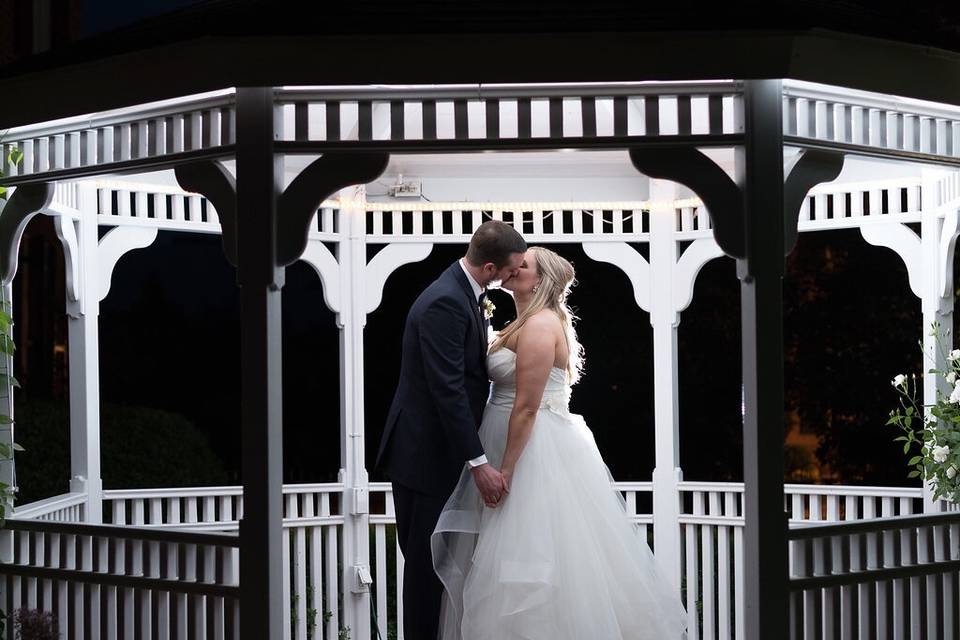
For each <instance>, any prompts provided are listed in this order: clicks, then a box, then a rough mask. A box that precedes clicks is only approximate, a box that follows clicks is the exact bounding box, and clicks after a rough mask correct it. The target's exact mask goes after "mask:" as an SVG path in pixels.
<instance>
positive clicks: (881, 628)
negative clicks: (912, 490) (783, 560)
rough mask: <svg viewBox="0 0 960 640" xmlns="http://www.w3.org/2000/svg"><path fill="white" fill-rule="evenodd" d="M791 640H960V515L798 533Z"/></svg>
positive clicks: (794, 534)
mask: <svg viewBox="0 0 960 640" xmlns="http://www.w3.org/2000/svg"><path fill="white" fill-rule="evenodd" d="M789 538H790V590H791V596H790V637H791V638H797V639H800V638H818V639H819V638H824V639H828V640H829V639H833V638H842V639H844V640H846V639H848V638H889V637H893V638H910V639H911V640H920V639H921V638H922V639H929V640H938V639H954V638H957V637H960V628H958V623H960V592H958V584H957V580H958V577H960V514H958V513H943V514H932V515H925V516H910V515H904V516H895V517H889V518H882V519H867V520H862V521H860V522H843V523H835V524H816V525H808V526H805V527H798V528H794V529H791V531H790V533H789Z"/></svg>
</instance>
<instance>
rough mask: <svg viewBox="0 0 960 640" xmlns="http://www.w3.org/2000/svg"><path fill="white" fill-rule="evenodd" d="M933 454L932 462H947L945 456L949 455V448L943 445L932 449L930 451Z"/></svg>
mask: <svg viewBox="0 0 960 640" xmlns="http://www.w3.org/2000/svg"><path fill="white" fill-rule="evenodd" d="M930 452H931V453H932V454H933V461H934V462H936V463H938V464H943V463H944V462H946V461H947V456H948V455H950V447H948V446H947V445H943V446H940V447H934V448H933V449H931V450H930Z"/></svg>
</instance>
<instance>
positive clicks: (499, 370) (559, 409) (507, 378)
mask: <svg viewBox="0 0 960 640" xmlns="http://www.w3.org/2000/svg"><path fill="white" fill-rule="evenodd" d="M487 373H488V374H489V375H490V379H491V380H492V381H493V387H492V388H491V390H490V404H493V405H498V406H504V407H512V406H513V402H514V400H516V397H517V354H516V353H514V352H513V351H510V350H509V349H499V350H497V351H494V352H493V353H491V354H489V355H488V356H487ZM569 402H570V385H568V384H567V372H566V371H564V370H563V369H560V368H557V367H551V368H550V377H549V378H548V379H547V385H546V387H544V389H543V398H542V399H541V400H540V408H541V409H549V410H551V411H554V412H555V413H560V414H566V413H568V404H569Z"/></svg>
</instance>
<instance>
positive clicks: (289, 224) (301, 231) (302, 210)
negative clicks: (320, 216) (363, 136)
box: [277, 152, 390, 267]
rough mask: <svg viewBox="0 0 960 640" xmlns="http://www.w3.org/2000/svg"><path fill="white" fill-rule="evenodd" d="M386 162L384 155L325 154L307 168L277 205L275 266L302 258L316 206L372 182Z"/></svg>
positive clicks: (385, 167) (388, 160) (291, 184)
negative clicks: (338, 192) (356, 186)
mask: <svg viewBox="0 0 960 640" xmlns="http://www.w3.org/2000/svg"><path fill="white" fill-rule="evenodd" d="M389 162H390V155H389V154H387V153H375V152H370V153H367V152H364V153H325V154H324V155H322V156H320V157H319V158H317V159H316V160H314V161H313V162H311V163H310V164H309V165H307V167H306V168H305V169H303V171H301V172H300V173H299V175H297V177H296V178H294V180H293V182H291V183H290V185H289V186H288V187H287V188H286V189H285V190H284V192H283V193H282V194H281V195H280V199H279V201H278V202H277V266H281V267H285V266H287V265H289V264H292V263H294V262H296V261H297V260H298V259H299V258H300V256H301V255H303V252H304V250H305V249H306V248H307V238H308V235H309V233H310V221H311V220H312V219H313V216H314V215H316V213H317V209H318V208H319V207H320V203H322V202H323V201H324V200H326V199H327V198H329V197H330V196H332V195H333V194H334V193H336V192H337V191H339V190H340V189H343V188H344V187H348V186H350V185H353V184H363V183H367V182H373V181H374V180H376V179H377V178H378V177H380V175H381V174H382V173H383V172H384V171H385V170H386V169H387V164H388V163H389Z"/></svg>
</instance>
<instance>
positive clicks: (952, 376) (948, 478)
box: [887, 324, 960, 502]
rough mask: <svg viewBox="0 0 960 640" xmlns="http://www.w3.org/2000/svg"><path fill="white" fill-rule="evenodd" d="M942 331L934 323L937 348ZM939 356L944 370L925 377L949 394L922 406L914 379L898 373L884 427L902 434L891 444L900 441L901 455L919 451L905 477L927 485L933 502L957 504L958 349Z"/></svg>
mask: <svg viewBox="0 0 960 640" xmlns="http://www.w3.org/2000/svg"><path fill="white" fill-rule="evenodd" d="M945 332H946V330H944V331H943V332H942V331H941V329H940V326H939V325H938V324H934V326H933V332H932V335H935V336H936V337H937V344H938V348H942V347H941V345H942V341H941V338H942V336H943V334H944V333H945ZM943 355H944V356H945V360H946V362H947V368H946V370H944V371H941V370H939V369H931V370H930V371H928V372H927V374H928V375H934V376H939V377H941V378H943V380H944V382H945V383H946V384H947V385H948V386H949V387H950V393H949V395H947V394H946V393H941V392H940V391H939V390H938V391H937V400H936V402H934V403H933V404H932V405H929V406H924V405H922V404H920V403H918V400H917V392H918V386H917V381H918V378H917V376H916V375H915V374H914V375H912V376H907V375H905V374H899V375H897V376H896V377H895V378H894V379H893V380H891V382H890V384H891V385H893V387H894V388H895V389H896V390H897V392H898V393H899V394H900V407H899V408H897V409H895V410H893V411H891V412H890V419H889V420H887V424H888V425H891V424H892V425H896V426H897V427H899V428H900V429H901V430H902V431H903V435H902V436H899V437H897V438H894V441H899V442H903V453H904V454H907V455H909V454H910V453H911V452H910V449H911V448H912V447H913V445H916V446H917V447H918V448H919V449H920V451H919V454H917V455H912V456H911V457H910V459H909V461H908V462H907V466H910V467H914V469H913V470H912V471H911V472H910V473H909V476H908V477H910V478H917V477H919V478H921V479H922V480H924V481H926V482H929V483H930V485H931V486H932V488H933V490H934V493H933V497H934V500H937V499H939V498H946V499H947V500H950V501H951V502H960V474H958V473H957V470H958V468H960V349H953V350H952V351H950V352H949V353H946V352H944V353H943ZM916 427H922V428H919V429H918V428H916Z"/></svg>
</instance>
